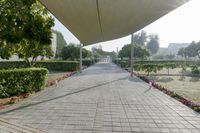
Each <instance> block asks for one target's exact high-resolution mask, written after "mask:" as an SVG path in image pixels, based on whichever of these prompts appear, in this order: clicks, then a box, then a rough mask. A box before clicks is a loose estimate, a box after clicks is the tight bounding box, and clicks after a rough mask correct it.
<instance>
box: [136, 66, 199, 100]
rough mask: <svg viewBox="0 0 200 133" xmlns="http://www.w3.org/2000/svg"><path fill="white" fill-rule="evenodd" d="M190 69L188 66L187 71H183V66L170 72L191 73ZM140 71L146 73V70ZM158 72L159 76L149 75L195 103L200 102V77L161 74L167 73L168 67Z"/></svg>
mask: <svg viewBox="0 0 200 133" xmlns="http://www.w3.org/2000/svg"><path fill="white" fill-rule="evenodd" d="M189 70H190V69H189V68H188V69H187V71H186V72H184V73H182V69H181V68H176V69H173V70H170V74H176V75H177V74H190V72H189ZM139 73H140V74H146V73H145V72H139ZM152 74H155V73H152ZM157 74H158V75H157V76H148V77H149V78H150V79H154V80H155V81H156V82H157V83H158V84H160V85H162V86H163V87H165V88H167V89H169V90H172V91H174V92H176V93H177V94H179V95H181V96H183V97H185V98H187V99H189V100H191V101H193V102H195V103H200V77H190V76H167V75H164V76H162V75H159V74H167V69H163V70H161V71H159V72H158V73H157Z"/></svg>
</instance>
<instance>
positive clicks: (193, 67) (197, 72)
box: [191, 66, 200, 74]
mask: <svg viewBox="0 0 200 133" xmlns="http://www.w3.org/2000/svg"><path fill="white" fill-rule="evenodd" d="M191 71H192V74H200V70H199V68H198V66H192V67H191Z"/></svg>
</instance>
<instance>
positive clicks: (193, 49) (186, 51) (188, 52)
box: [178, 41, 200, 58]
mask: <svg viewBox="0 0 200 133" xmlns="http://www.w3.org/2000/svg"><path fill="white" fill-rule="evenodd" d="M178 55H180V56H182V57H184V58H187V57H189V58H191V57H197V56H198V57H199V58H200V41H199V42H197V43H196V42H192V43H191V44H190V45H189V46H188V47H186V48H181V49H179V51H178Z"/></svg>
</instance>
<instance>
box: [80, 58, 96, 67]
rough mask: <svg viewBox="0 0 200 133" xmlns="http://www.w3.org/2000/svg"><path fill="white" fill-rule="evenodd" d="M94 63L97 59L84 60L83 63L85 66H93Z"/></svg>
mask: <svg viewBox="0 0 200 133" xmlns="http://www.w3.org/2000/svg"><path fill="white" fill-rule="evenodd" d="M94 63H95V60H89V59H86V60H83V65H84V66H91V65H93V64H94Z"/></svg>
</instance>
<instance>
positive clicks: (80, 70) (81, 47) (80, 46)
mask: <svg viewBox="0 0 200 133" xmlns="http://www.w3.org/2000/svg"><path fill="white" fill-rule="evenodd" d="M80 73H82V44H81V43H80Z"/></svg>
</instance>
